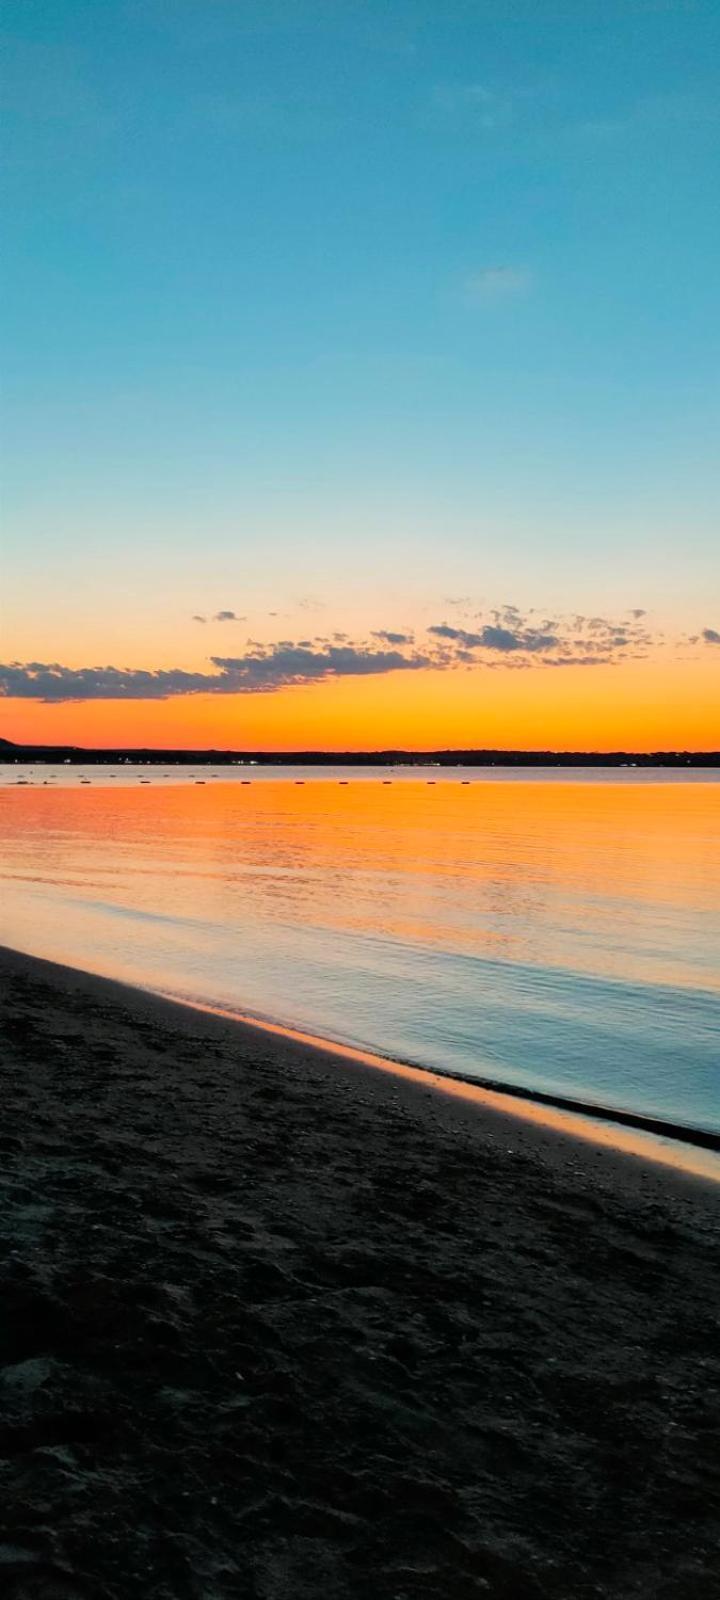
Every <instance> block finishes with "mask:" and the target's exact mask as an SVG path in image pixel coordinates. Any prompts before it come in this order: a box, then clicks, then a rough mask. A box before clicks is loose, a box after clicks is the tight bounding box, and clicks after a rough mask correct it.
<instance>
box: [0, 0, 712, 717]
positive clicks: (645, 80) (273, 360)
mask: <svg viewBox="0 0 720 1600" xmlns="http://www.w3.org/2000/svg"><path fill="white" fill-rule="evenodd" d="M4 16H5V33H6V38H5V46H4V57H5V66H4V78H5V90H4V93H5V102H6V112H5V118H4V124H5V138H4V144H5V153H6V181H5V201H4V207H5V213H6V219H9V222H10V227H9V229H8V228H6V232H7V233H9V235H10V248H9V250H8V251H7V254H6V264H5V268H4V296H3V299H4V312H3V319H4V320H3V333H2V346H3V368H4V374H5V391H4V402H3V405H4V421H3V439H4V445H3V454H4V461H5V470H4V499H3V536H2V638H1V646H0V662H2V665H0V695H2V696H4V698H3V699H2V701H1V703H0V734H2V735H4V736H5V737H9V738H15V739H29V740H30V739H38V740H54V739H59V740H66V739H75V740H77V741H78V742H87V743H92V744H104V743H108V744H110V743H113V742H116V741H122V742H130V743H133V742H137V743H141V742H145V741H148V742H154V743H171V744H179V745H192V746H196V745H203V744H215V745H217V744H226V745H236V746H242V745H249V746H259V747H263V746H265V747H275V748H293V747H303V746H305V747H307V746H320V747H323V746H325V747H328V748H333V747H343V748H348V747H352V746H355V747H358V748H359V747H366V748H367V747H372V746H376V745H388V744H391V745H394V744H406V745H415V746H417V747H423V746H425V747H432V746H436V745H442V744H448V745H461V744H467V745H484V744H493V745H503V744H505V745H511V746H521V747H522V746H528V747H529V746H533V745H536V746H537V745H542V746H547V745H555V746H560V747H561V746H563V745H564V746H572V745H575V746H581V747H587V746H596V747H597V748H617V747H623V746H625V747H630V746H633V747H636V748H638V749H643V748H644V749H647V748H658V747H669V748H676V747H689V746H696V747H698V748H717V746H718V745H719V744H720V716H718V705H720V581H719V571H720V558H719V556H718V549H719V548H720V540H719V538H718V501H719V499H720V496H719V494H718V459H719V457H720V451H719V450H718V436H719V429H718V422H719V420H720V403H719V396H720V385H719V381H718V375H719V372H720V336H719V330H720V314H719V313H720V305H719V301H720V293H719V291H718V285H719V284H720V272H719V270H718V267H719V263H720V248H719V245H720V237H719V236H720V222H719V217H720V210H719V208H718V205H717V194H718V192H720V95H719V93H718V91H719V89H720V83H719V81H718V79H719V78H720V71H719V66H720V7H718V5H717V0H597V3H596V0H572V3H570V0H567V3H565V4H551V3H548V0H514V3H512V4H508V3H505V0H442V3H440V0H403V3H400V0H356V3H355V0H257V3H256V0H103V4H98V3H97V0H6V5H5V7H4ZM222 613H226V615H225V616H224V617H223V616H222ZM197 619H203V620H197ZM109 669H113V670H112V671H110V670H109Z"/></svg>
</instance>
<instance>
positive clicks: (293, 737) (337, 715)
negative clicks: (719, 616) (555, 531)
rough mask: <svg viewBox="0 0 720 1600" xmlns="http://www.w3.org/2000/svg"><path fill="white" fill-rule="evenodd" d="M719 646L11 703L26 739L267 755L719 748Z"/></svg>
mask: <svg viewBox="0 0 720 1600" xmlns="http://www.w3.org/2000/svg"><path fill="white" fill-rule="evenodd" d="M719 706H720V651H719V652H718V658H717V659H716V658H715V656H714V655H710V653H709V652H708V653H706V654H705V655H704V656H703V657H701V658H699V659H688V660H679V659H677V658H675V659H672V658H670V657H666V658H662V657H661V658H659V659H658V658H655V659H646V660H637V661H627V662H623V663H620V664H618V665H615V666H607V667H605V666H598V667H593V668H587V667H575V668H574V667H567V668H562V669H551V668H547V667H542V666H539V667H532V668H530V669H528V670H526V671H513V670H509V669H507V668H504V667H500V668H498V669H496V670H489V669H487V668H481V667H475V668H472V669H470V670H462V669H458V670H454V671H450V672H448V671H444V672H437V671H430V670H428V671H420V672H414V673H408V672H404V673H401V672H397V673H390V674H386V675H385V676H378V677H358V678H343V679H339V680H333V681H330V682H326V683H323V684H319V685H317V686H310V687H304V688H297V689H280V690H277V691H275V692H274V693H268V694H243V695H198V696H187V697H178V698H175V699H170V700H167V701H128V700H126V701H109V702H106V701H103V702H101V701H88V702H85V703H82V704H60V705H44V704H42V703H41V702H37V701H28V700H9V699H8V700H5V701H4V702H3V704H2V711H1V712H0V733H1V734H2V735H3V736H4V737H5V738H8V739H12V740H16V741H18V742H23V741H27V742H37V743H43V742H47V743H63V742H67V743H76V744H84V745H88V746H92V747H102V746H103V745H114V744H120V745H145V744H147V745H159V746H167V747H177V748H187V749H192V748H205V747H215V748H240V749H242V748H248V749H258V750H293V749H295V750H297V749H325V750H344V749H356V750H371V749H378V748H383V747H391V748H392V747H399V748H407V749H420V750H422V749H434V748H442V747H450V748H454V747H473V746H474V747H492V748H514V749H538V748H540V749H548V748H552V749H573V748H574V749H594V750H614V749H633V750H638V751H648V750H655V749H670V750H672V749H695V750H713V749H717V748H718V747H719V746H720V716H719V714H718V707H719Z"/></svg>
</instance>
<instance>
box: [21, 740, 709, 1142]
mask: <svg viewBox="0 0 720 1600" xmlns="http://www.w3.org/2000/svg"><path fill="white" fill-rule="evenodd" d="M165 772H167V774H168V776H167V777H164V776H163V774H164V773H165ZM215 772H217V776H216V777H215V776H213V774H214V773H215ZM196 776H197V777H198V778H201V779H204V780H205V781H204V782H203V783H199V782H195V781H194V780H195V777H196ZM148 778H149V779H150V782H147V781H145V782H141V781H140V780H141V779H145V780H147V779H148ZM18 779H23V780H30V782H28V783H27V784H26V783H25V782H23V783H22V785H20V784H19V783H18ZM303 779H304V780H305V781H302V780H303ZM389 779H390V780H392V781H391V782H388V780H389ZM462 779H465V780H466V781H465V782H463V781H461V780H462ZM468 779H469V780H470V781H467V780H468ZM248 780H250V781H248ZM340 780H343V781H342V782H341V781H340ZM383 780H384V781H383ZM0 838H1V839H2V867H1V868H0V875H1V877H2V911H1V912H0V939H1V940H2V941H3V942H5V943H7V944H13V945H16V946H18V947H19V948H21V949H24V950H27V951H30V952H31V953H33V954H36V955H44V956H49V957H51V958H54V959H57V960H62V961H66V962H68V963H70V964H71V965H77V966H82V967H87V968H89V969H92V970H94V971H97V972H101V973H107V974H109V975H112V976H115V977H120V978H123V979H126V980H128V981H130V982H137V983H141V984H143V985H145V986H147V987H151V988H156V989H161V990H164V991H166V992H171V993H173V994H176V995H178V996H182V997H184V998H192V999H200V1000H203V1001H205V1002H208V1003H210V1004H215V1005H219V1006H222V1007H225V1008H227V1009H230V1010H232V1009H236V1010H239V1011H243V1012H246V1013H251V1014H254V1015H256V1016H258V1017H263V1018H271V1019H275V1020H278V1021H281V1022H285V1023H287V1024H290V1025H292V1026H295V1027H299V1028H303V1029H306V1030H308V1031H311V1032H315V1033H319V1034H325V1035H327V1036H328V1037H333V1038H336V1039H339V1040H343V1041H345V1042H347V1043H351V1044H356V1045H361V1046H364V1047H366V1048H370V1049H374V1050H377V1051H379V1052H381V1053H384V1054H387V1055H392V1056H396V1057H399V1058H400V1059H403V1060H407V1061H412V1062H417V1063H419V1064H420V1065H423V1066H429V1067H434V1068H438V1069H440V1070H442V1069H445V1070H451V1071H454V1072H461V1073H463V1074H465V1075H466V1076H468V1077H478V1078H486V1079H487V1078H492V1079H497V1080H502V1081H505V1082H507V1083H514V1084H517V1085H523V1086H525V1087H530V1088H533V1087H534V1088H541V1089H544V1090H549V1091H551V1092H555V1093H562V1094H563V1095H572V1096H576V1097H577V1098H580V1099H583V1100H591V1101H594V1102H596V1103H598V1104H606V1105H608V1104H609V1105H612V1106H615V1107H620V1108H625V1109H629V1110H633V1111H640V1112H646V1113H650V1114H652V1115H656V1116H661V1117H666V1118H669V1119H673V1120H677V1121H680V1122H684V1123H686V1124H688V1125H693V1126H697V1127H704V1128H709V1129H714V1130H716V1131H720V774H718V773H709V772H704V773H703V772H693V773H688V774H682V773H673V772H668V773H667V774H665V775H664V777H663V781H658V779H657V775H655V774H649V773H647V772H646V771H638V772H630V771H624V772H608V773H599V772H594V773H585V772H577V773H569V772H567V771H566V772H563V771H562V770H560V769H551V770H548V771H546V772H537V771H535V772H524V773H523V772H521V771H518V770H515V771H508V770H504V769H495V770H494V771H492V772H491V773H482V774H480V773H476V774H472V773H467V772H441V771H439V770H437V769H431V770H430V771H428V772H423V773H419V772H418V771H413V770H412V769H405V770H404V771H402V772H397V773H395V772H392V773H391V772H387V771H383V772H381V773H379V774H378V773H374V772H373V771H371V770H369V769H366V770H364V771H361V772H352V771H347V770H346V771H342V770H341V771H333V770H332V769H324V770H323V771H322V773H321V774H320V773H318V771H317V769H315V770H314V771H313V770H308V771H306V772H304V773H303V772H300V771H297V772H295V773H291V774H287V773H286V774H281V773H278V771H277V770H273V769H268V768H258V769H250V770H248V769H247V768H233V769H231V770H223V769H221V768H217V769H210V770H209V771H203V770H199V771H198V773H197V774H191V775H190V776H189V777H188V775H187V774H186V773H185V772H182V773H179V772H178V771H177V770H173V769H170V768H167V769H161V770H159V771H157V770H156V769H148V770H141V771H138V770H136V769H129V768H123V769H117V770H115V771H113V770H112V769H99V768H88V769H87V770H86V771H83V770H82V769H78V768H70V769H68V768H60V769H48V768H40V769H36V770H35V771H31V770H30V769H28V768H24V769H19V768H15V767H8V768H0Z"/></svg>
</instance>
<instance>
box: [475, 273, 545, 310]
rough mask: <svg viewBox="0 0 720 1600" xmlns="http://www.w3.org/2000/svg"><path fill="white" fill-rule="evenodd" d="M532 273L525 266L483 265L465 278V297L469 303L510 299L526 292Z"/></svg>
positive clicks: (476, 303)
mask: <svg viewBox="0 0 720 1600" xmlns="http://www.w3.org/2000/svg"><path fill="white" fill-rule="evenodd" d="M531 283H532V274H531V273H530V272H529V271H528V269H527V267H510V266H498V267H484V268H483V270H482V271H481V272H474V273H472V275H471V276H470V277H469V278H466V280H465V298H466V300H468V301H469V302H470V304H471V305H485V304H487V303H488V302H489V301H493V300H510V299H513V298H514V297H515V296H517V295H522V294H525V293H526V292H527V290H528V289H529V288H530V285H531Z"/></svg>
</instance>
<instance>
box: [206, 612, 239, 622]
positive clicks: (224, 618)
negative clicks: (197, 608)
mask: <svg viewBox="0 0 720 1600" xmlns="http://www.w3.org/2000/svg"><path fill="white" fill-rule="evenodd" d="M213 622H247V617H239V616H238V615H237V612H235V611H216V612H215V615H214V617H213Z"/></svg>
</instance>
